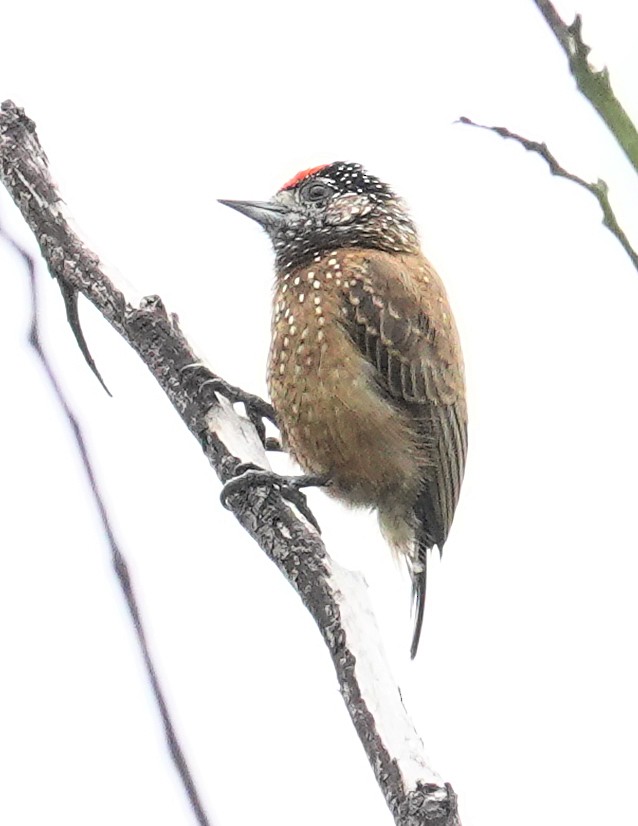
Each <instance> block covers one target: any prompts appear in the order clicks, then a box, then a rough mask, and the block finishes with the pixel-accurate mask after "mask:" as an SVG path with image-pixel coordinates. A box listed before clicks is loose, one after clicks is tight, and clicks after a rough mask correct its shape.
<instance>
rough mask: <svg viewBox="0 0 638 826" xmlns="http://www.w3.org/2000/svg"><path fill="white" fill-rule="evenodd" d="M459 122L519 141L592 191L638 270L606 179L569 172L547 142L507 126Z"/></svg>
mask: <svg viewBox="0 0 638 826" xmlns="http://www.w3.org/2000/svg"><path fill="white" fill-rule="evenodd" d="M459 122H460V123H464V124H467V125H468V126H476V127H477V128H478V129H487V130H488V131H489V132H495V133H496V134H497V135H500V136H501V137H502V138H511V139H512V140H515V141H517V143H520V144H521V146H523V147H524V148H525V149H527V151H528V152H535V153H536V154H537V155H540V157H541V158H542V159H543V160H544V161H545V162H546V163H547V165H548V167H549V171H550V172H551V173H552V175H556V176H557V177H558V178H566V179H567V180H568V181H573V183H575V184H578V186H582V187H583V189H586V190H587V191H588V192H590V193H591V194H592V195H593V196H594V198H595V199H596V200H597V201H598V204H599V206H600V208H601V210H602V213H603V224H604V225H605V226H606V227H607V229H608V230H609V231H610V232H611V233H612V234H613V235H614V236H615V237H616V238H617V239H618V241H620V243H621V244H622V248H623V249H624V250H625V252H626V253H627V255H628V256H629V258H630V259H631V263H632V264H633V265H634V268H635V269H636V270H638V254H637V253H636V251H635V250H634V248H633V247H632V246H631V244H630V243H629V239H628V238H627V236H626V235H625V233H624V231H623V229H622V227H621V226H620V224H619V223H618V220H617V218H616V215H615V213H614V211H613V209H612V206H611V204H610V202H609V190H608V187H607V184H606V183H605V181H603V180H601V179H598V180H597V181H596V182H595V183H590V182H588V181H585V180H584V179H583V178H579V177H578V175H574V174H573V173H572V172H568V171H567V170H566V169H565V168H564V167H563V166H561V165H560V164H559V162H558V161H557V160H556V158H555V157H554V155H553V154H552V153H551V152H550V151H549V149H548V147H547V144H546V143H538V142H537V141H532V140H529V138H524V137H523V136H522V135H517V134H516V132H510V130H509V129H507V128H506V127H505V126H486V125H485V124H483V123H475V122H474V121H473V120H470V119H469V118H466V117H461V118H459Z"/></svg>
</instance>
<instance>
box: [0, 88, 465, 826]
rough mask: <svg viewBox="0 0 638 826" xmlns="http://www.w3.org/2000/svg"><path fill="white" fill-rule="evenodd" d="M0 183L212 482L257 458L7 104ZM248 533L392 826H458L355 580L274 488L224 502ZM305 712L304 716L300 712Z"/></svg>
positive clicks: (187, 351) (165, 319)
mask: <svg viewBox="0 0 638 826" xmlns="http://www.w3.org/2000/svg"><path fill="white" fill-rule="evenodd" d="M0 178H1V179H2V182H3V183H4V185H5V186H6V188H7V190H8V191H9V193H10V195H11V197H12V198H13V200H14V201H15V203H16V204H17V205H18V207H19V208H20V210H21V212H22V214H23V216H24V218H25V220H26V221H27V223H28V225H29V226H30V227H31V229H32V231H33V233H34V235H35V237H36V239H37V241H38V244H39V246H40V249H41V251H42V255H43V257H44V259H45V261H46V263H47V265H48V267H49V269H50V271H51V273H52V275H54V276H55V277H56V278H57V279H58V280H60V281H63V282H64V283H65V285H67V287H68V289H70V290H77V291H78V292H80V293H82V294H83V295H85V296H86V297H87V298H88V299H89V300H90V301H91V302H92V303H93V304H94V305H95V307H96V308H97V309H98V310H99V311H100V312H101V313H102V315H103V316H104V318H106V319H107V321H109V323H110V324H111V325H112V326H113V328H114V329H115V330H117V331H118V332H119V333H120V335H122V337H123V338H124V339H125V340H126V341H127V342H128V343H129V344H130V345H131V347H132V348H133V349H134V350H135V351H136V352H137V353H138V355H139V356H140V358H141V359H142V360H143V361H144V363H145V364H146V366H147V367H148V369H149V370H150V372H151V373H152V375H153V376H154V377H155V379H156V380H157V382H158V383H159V384H160V386H161V387H162V389H163V390H164V392H165V393H166V395H167V396H168V399H169V401H170V402H171V404H172V405H173V407H174V408H175V410H176V411H177V413H178V414H179V416H180V417H181V419H182V421H183V422H184V424H185V425H186V426H187V427H188V428H189V430H190V431H191V433H192V434H193V435H194V436H195V437H196V438H197V440H198V441H199V443H200V445H201V447H202V449H203V451H204V453H205V455H206V457H207V459H208V461H209V462H210V464H211V466H212V467H213V468H214V470H215V472H216V473H217V475H218V476H219V478H220V479H221V480H222V481H224V482H225V481H227V480H228V479H230V478H232V476H233V475H234V473H235V470H236V468H237V465H238V463H239V461H251V462H255V461H258V463H259V464H262V465H264V466H266V456H265V453H264V451H263V448H262V445H261V441H260V440H259V438H258V436H257V433H256V431H255V428H254V427H253V425H252V424H251V423H250V422H248V421H247V420H246V419H244V418H241V417H239V416H238V415H237V414H236V412H235V410H234V408H233V407H232V405H230V404H229V403H225V402H224V401H223V400H221V399H218V398H217V396H216V394H215V393H214V392H212V391H211V392H210V393H207V392H206V390H207V389H209V388H202V384H203V379H201V378H198V371H196V370H184V368H185V367H186V366H187V365H189V364H193V363H195V362H197V361H198V359H197V358H196V356H195V354H194V352H193V350H192V348H191V347H190V345H189V344H188V342H187V341H186V339H185V338H184V336H183V334H182V333H181V331H180V329H179V325H178V323H177V318H176V317H175V316H174V315H169V314H168V313H167V312H166V310H165V309H164V306H163V304H162V302H161V300H160V299H159V298H158V297H157V296H151V297H148V298H145V299H143V300H142V302H141V303H140V306H139V307H134V306H132V305H131V304H130V303H129V302H128V301H127V300H126V298H125V297H124V296H123V295H122V293H121V292H119V291H118V290H117V289H116V288H115V287H114V285H113V284H112V282H111V281H110V280H109V278H108V276H107V275H106V274H105V272H104V270H103V268H102V267H101V266H100V262H99V259H98V258H97V256H96V255H95V254H93V253H92V252H90V251H89V250H88V249H87V247H86V246H85V245H84V244H83V243H82V241H81V240H80V238H79V237H78V236H77V234H76V233H74V232H73V231H72V229H71V227H70V225H69V222H68V220H67V218H66V216H65V214H64V211H63V208H62V201H61V199H60V197H59V195H58V192H57V190H56V187H55V186H54V184H53V182H52V179H51V176H50V174H49V170H48V164H47V160H46V157H45V155H44V152H43V151H42V148H41V147H40V144H39V141H38V139H37V135H36V131H35V126H34V124H33V122H32V121H31V120H29V118H27V117H26V116H25V114H24V112H23V111H22V110H21V109H19V108H18V107H16V106H15V105H14V104H13V103H11V102H5V103H3V104H2V110H1V112H0ZM229 504H230V505H231V507H232V510H233V512H234V514H235V516H236V518H237V520H238V521H239V522H240V524H241V525H242V526H243V527H244V528H245V529H246V530H247V531H248V532H249V534H250V535H251V536H252V537H253V538H254V539H255V540H256V541H257V542H258V543H259V545H260V547H261V548H262V549H263V550H264V551H265V552H266V554H267V555H268V557H269V558H270V559H271V560H272V561H273V562H274V563H275V564H276V565H277V566H278V567H279V569H280V570H281V571H282V572H283V573H284V575H285V576H286V578H287V579H288V581H289V582H290V583H291V584H292V585H293V587H294V588H295V589H296V591H297V593H298V594H299V596H300V597H301V600H302V601H303V603H304V605H305V607H306V608H307V609H308V610H309V611H310V613H311V614H312V616H313V618H314V619H315V622H316V623H317V625H318V627H319V630H320V631H321V634H322V636H323V638H324V640H325V642H326V645H327V646H328V649H329V651H330V655H331V657H332V661H333V664H334V667H335V670H336V673H337V678H338V680H339V685H340V689H341V694H342V696H343V698H344V702H345V703H346V706H347V708H348V711H349V713H350V716H351V718H352V721H353V724H354V726H355V728H356V730H357V733H358V735H359V737H360V739H361V742H362V744H363V747H364V749H365V751H366V754H367V756H368V759H369V761H370V764H371V766H372V768H373V771H374V773H375V776H376V778H377V781H378V783H379V785H380V787H381V789H382V791H383V794H384V796H385V799H386V801H387V803H388V806H389V807H390V810H391V812H392V814H393V816H394V819H395V822H396V823H397V824H398V826H460V819H459V816H458V810H457V805H456V795H455V794H454V791H453V790H452V788H451V786H449V784H446V783H444V782H443V781H442V780H441V778H440V777H439V776H438V775H437V774H436V772H434V771H433V770H432V769H431V768H430V767H429V765H428V763H427V760H426V758H425V756H424V753H423V744H422V742H421V740H420V738H419V736H418V734H417V732H416V731H415V729H414V726H413V724H412V722H411V721H410V719H409V717H408V715H407V713H406V711H405V709H404V707H403V704H402V702H401V699H400V694H399V691H398V687H397V686H396V684H395V683H394V681H393V679H392V676H391V673H390V671H389V667H388V665H387V662H386V659H385V657H384V654H383V649H382V645H381V642H380V639H379V634H378V631H377V628H376V624H375V622H374V617H373V614H372V611H371V610H370V607H369V603H368V599H367V589H366V586H365V583H364V582H363V580H362V578H361V577H359V576H358V575H356V574H352V573H350V572H347V571H344V570H343V569H341V568H340V567H339V566H337V565H336V563H335V562H334V561H333V560H331V559H330V557H329V556H328V554H327V553H326V549H325V547H324V545H323V543H322V542H321V539H320V537H319V536H318V534H317V533H316V532H315V531H314V530H313V529H311V528H310V527H309V526H308V525H307V524H306V523H305V522H303V521H302V520H301V519H300V518H298V517H297V516H296V515H295V514H294V513H293V512H292V511H291V510H290V508H289V507H288V506H287V505H286V504H285V502H284V501H283V500H282V498H281V496H280V495H279V494H278V493H277V492H276V491H275V490H274V489H273V488H272V487H268V486H264V487H252V486H251V487H249V488H247V489H245V490H243V491H241V492H238V493H236V494H234V495H232V496H231V497H229ZM308 713H311V710H310V709H309V712H308Z"/></svg>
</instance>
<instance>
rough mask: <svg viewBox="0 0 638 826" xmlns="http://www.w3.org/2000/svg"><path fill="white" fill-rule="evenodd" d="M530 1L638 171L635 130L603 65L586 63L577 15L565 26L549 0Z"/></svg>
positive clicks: (571, 69)
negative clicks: (596, 65)
mask: <svg viewBox="0 0 638 826" xmlns="http://www.w3.org/2000/svg"><path fill="white" fill-rule="evenodd" d="M534 3H535V4H536V7H537V8H538V10H539V11H540V12H541V14H542V15H543V17H544V18H545V20H546V22H547V24H548V26H549V27H550V29H551V30H552V32H553V34H554V37H555V38H556V40H558V42H559V43H560V45H561V47H562V49H563V51H564V52H565V55H566V56H567V59H568V61H569V70H570V72H571V73H572V76H573V78H574V80H575V81H576V85H577V86H578V88H579V89H580V91H581V92H582V93H583V95H585V97H586V98H587V100H588V101H589V102H590V103H591V105H592V106H593V107H594V109H595V110H596V111H597V112H598V114H599V115H600V117H601V118H602V119H603V120H604V122H605V125H606V126H607V128H608V129H609V131H610V132H611V134H612V135H613V136H614V138H616V141H617V142H618V145H619V146H620V148H621V149H622V151H623V152H624V153H625V155H626V156H627V159H628V160H629V162H630V163H631V165H632V166H633V168H634V170H635V171H636V172H638V131H637V130H636V127H635V126H634V124H633V122H632V120H631V118H630V117H629V115H628V114H627V112H625V110H624V108H623V107H622V105H621V103H620V101H619V100H618V98H617V97H616V95H615V94H614V90H613V89H612V87H611V81H610V79H609V71H608V70H607V68H606V67H604V68H603V69H601V70H600V71H596V70H595V69H592V67H591V66H590V65H589V61H588V57H589V53H590V51H591V49H590V47H589V46H587V45H586V44H585V43H583V39H582V36H581V28H582V20H581V17H580V15H578V14H577V15H576V17H575V18H574V22H573V23H572V24H571V25H570V26H568V25H567V24H566V23H565V21H564V20H563V19H562V18H561V16H560V15H559V14H558V12H557V11H556V9H555V7H554V5H553V3H551V2H550V0H534Z"/></svg>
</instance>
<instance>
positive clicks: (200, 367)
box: [180, 362, 281, 451]
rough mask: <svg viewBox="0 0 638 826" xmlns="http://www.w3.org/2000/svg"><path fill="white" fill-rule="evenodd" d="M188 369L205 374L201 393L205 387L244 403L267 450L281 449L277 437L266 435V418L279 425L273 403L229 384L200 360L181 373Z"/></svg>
mask: <svg viewBox="0 0 638 826" xmlns="http://www.w3.org/2000/svg"><path fill="white" fill-rule="evenodd" d="M186 371H197V373H198V374H199V375H203V377H204V380H203V381H202V382H201V383H200V385H199V387H198V392H199V393H201V392H204V389H205V388H207V389H209V390H212V391H213V392H214V393H219V394H220V395H222V396H224V398H226V399H228V401H229V402H230V403H231V404H238V403H239V404H243V405H244V409H245V411H246V416H247V417H248V419H249V420H250V422H251V423H252V425H253V427H254V428H255V430H256V431H257V434H258V436H259V438H260V440H261V443H262V444H263V446H264V447H265V448H266V450H273V451H274V450H281V445H280V444H279V442H278V441H277V440H276V439H271V438H269V437H266V426H265V425H264V419H268V421H269V422H272V423H273V424H274V425H275V426H277V420H276V418H275V411H274V410H273V407H272V405H270V404H268V402H265V401H264V400H263V399H261V398H260V397H259V396H255V395H253V394H252V393H246V391H245V390H242V389H241V388H240V387H235V386H234V385H232V384H228V382H226V381H224V380H223V379H220V378H219V376H216V375H215V374H214V373H213V372H212V371H211V370H210V369H209V368H208V367H207V366H206V365H205V364H201V363H199V362H196V363H194V364H187V365H186V366H185V367H182V369H181V370H180V373H182V374H183V373H185V372H186Z"/></svg>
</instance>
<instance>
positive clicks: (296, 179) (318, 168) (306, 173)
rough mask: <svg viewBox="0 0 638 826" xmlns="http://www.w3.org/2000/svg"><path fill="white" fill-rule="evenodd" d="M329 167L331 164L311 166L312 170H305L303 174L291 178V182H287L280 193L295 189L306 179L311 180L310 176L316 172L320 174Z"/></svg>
mask: <svg viewBox="0 0 638 826" xmlns="http://www.w3.org/2000/svg"><path fill="white" fill-rule="evenodd" d="M327 166H330V164H329V163H322V164H320V165H319V166H311V167H310V169H304V170H302V171H301V172H297V174H296V175H295V176H294V178H291V179H290V180H289V181H286V183H285V184H284V185H283V186H282V187H281V189H280V190H279V191H280V192H284V191H285V190H286V189H294V188H295V187H296V186H297V185H298V184H300V183H301V182H302V181H303V180H305V178H309V177H310V175H314V174H315V172H320V171H321V170H322V169H325V168H326V167H327Z"/></svg>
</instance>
